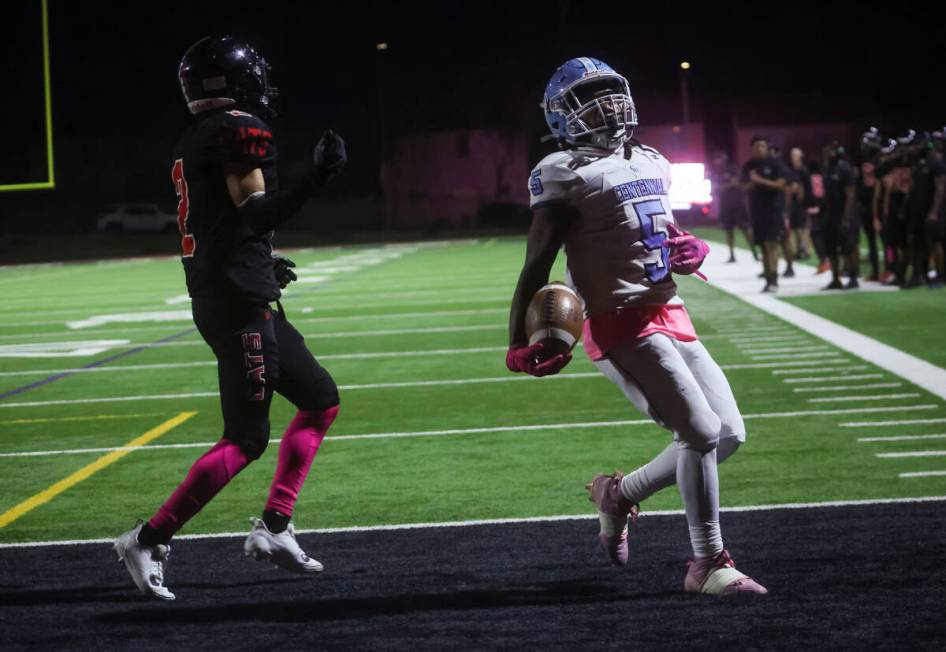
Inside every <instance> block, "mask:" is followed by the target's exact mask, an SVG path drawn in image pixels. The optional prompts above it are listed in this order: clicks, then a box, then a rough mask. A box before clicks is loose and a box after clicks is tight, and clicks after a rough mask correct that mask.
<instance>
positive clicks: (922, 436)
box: [857, 433, 946, 443]
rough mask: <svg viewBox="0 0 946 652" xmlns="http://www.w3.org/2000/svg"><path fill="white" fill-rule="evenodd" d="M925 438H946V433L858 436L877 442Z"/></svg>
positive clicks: (863, 440)
mask: <svg viewBox="0 0 946 652" xmlns="http://www.w3.org/2000/svg"><path fill="white" fill-rule="evenodd" d="M923 439H946V434H943V433H940V434H933V435H894V436H891V437H858V438H857V441H859V442H862V443H868V442H875V441H916V440H923Z"/></svg>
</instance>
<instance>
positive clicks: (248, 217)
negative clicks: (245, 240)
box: [237, 179, 318, 233]
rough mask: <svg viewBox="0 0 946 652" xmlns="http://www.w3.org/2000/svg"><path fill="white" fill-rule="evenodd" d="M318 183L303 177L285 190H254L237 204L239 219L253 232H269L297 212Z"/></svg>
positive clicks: (316, 187) (313, 192)
mask: <svg viewBox="0 0 946 652" xmlns="http://www.w3.org/2000/svg"><path fill="white" fill-rule="evenodd" d="M317 189H318V185H317V184H316V182H315V181H314V180H312V179H303V180H302V181H301V182H299V183H296V184H293V185H292V186H291V187H289V188H287V189H285V190H267V191H266V192H254V193H253V194H252V195H250V196H249V197H247V198H246V199H245V200H244V201H243V203H242V204H240V205H239V206H237V213H238V214H239V216H240V219H241V220H243V222H244V223H245V224H246V225H247V226H249V227H250V228H251V229H252V230H253V231H254V232H255V233H269V232H270V231H272V230H274V229H275V228H276V227H277V226H279V225H280V224H282V223H283V222H285V221H286V220H288V219H289V218H290V217H292V216H293V215H295V214H296V213H298V212H299V209H300V208H302V205H303V204H305V202H306V201H307V200H308V199H309V198H310V197H312V195H314V194H315V191H316V190H317Z"/></svg>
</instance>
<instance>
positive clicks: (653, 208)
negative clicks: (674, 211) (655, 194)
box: [632, 199, 670, 283]
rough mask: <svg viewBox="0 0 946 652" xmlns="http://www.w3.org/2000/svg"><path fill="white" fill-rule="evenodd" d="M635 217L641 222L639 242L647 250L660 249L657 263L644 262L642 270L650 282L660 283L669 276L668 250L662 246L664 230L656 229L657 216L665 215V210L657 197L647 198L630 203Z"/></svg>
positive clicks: (665, 235) (664, 235) (665, 237)
mask: <svg viewBox="0 0 946 652" xmlns="http://www.w3.org/2000/svg"><path fill="white" fill-rule="evenodd" d="M632 205H633V206H634V212H635V213H637V219H638V221H639V222H640V223H641V242H643V243H644V249H646V250H647V251H654V250H655V249H659V250H660V262H659V263H645V264H644V270H645V271H646V273H647V280H648V281H650V282H651V283H660V282H661V281H666V280H668V279H669V278H670V250H669V249H668V248H667V247H665V246H664V240H666V239H667V232H666V231H658V230H657V217H658V216H666V215H667V211H666V209H664V204H663V202H662V201H660V200H659V199H648V200H645V201H639V202H635V203H634V204H632Z"/></svg>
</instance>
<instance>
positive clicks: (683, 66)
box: [680, 61, 690, 70]
mask: <svg viewBox="0 0 946 652" xmlns="http://www.w3.org/2000/svg"><path fill="white" fill-rule="evenodd" d="M689 69H690V62H689V61H681V62H680V70H689Z"/></svg>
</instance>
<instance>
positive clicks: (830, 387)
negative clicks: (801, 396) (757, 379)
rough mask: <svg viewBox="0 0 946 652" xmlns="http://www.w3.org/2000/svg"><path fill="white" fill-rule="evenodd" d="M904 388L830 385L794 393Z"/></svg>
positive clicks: (891, 384)
mask: <svg viewBox="0 0 946 652" xmlns="http://www.w3.org/2000/svg"><path fill="white" fill-rule="evenodd" d="M890 387H903V383H869V384H867V385H828V386H825V387H796V388H795V389H793V390H792V391H793V392H840V391H842V390H849V389H854V390H858V389H886V388H890Z"/></svg>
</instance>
